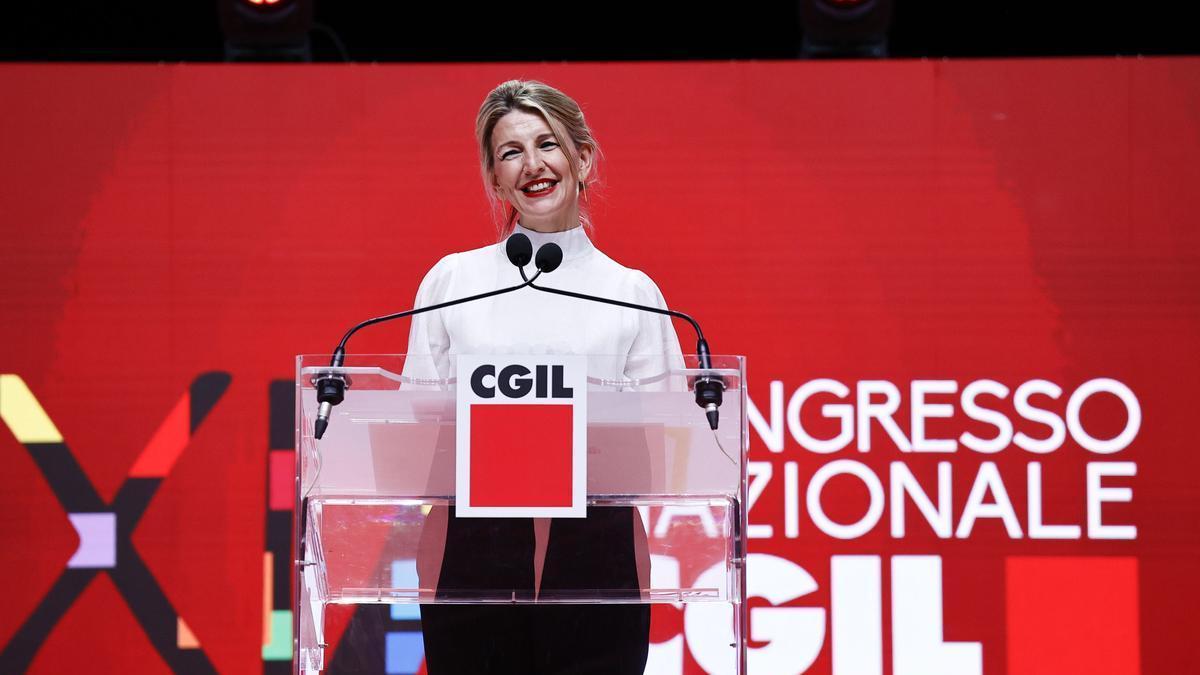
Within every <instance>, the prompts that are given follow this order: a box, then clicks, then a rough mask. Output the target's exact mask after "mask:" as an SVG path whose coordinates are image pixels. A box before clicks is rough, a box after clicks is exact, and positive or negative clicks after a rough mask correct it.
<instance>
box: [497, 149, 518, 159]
mask: <svg viewBox="0 0 1200 675" xmlns="http://www.w3.org/2000/svg"><path fill="white" fill-rule="evenodd" d="M516 156H517V151H516V150H506V151H504V152H503V153H501V154H500V159H511V158H513V157H516Z"/></svg>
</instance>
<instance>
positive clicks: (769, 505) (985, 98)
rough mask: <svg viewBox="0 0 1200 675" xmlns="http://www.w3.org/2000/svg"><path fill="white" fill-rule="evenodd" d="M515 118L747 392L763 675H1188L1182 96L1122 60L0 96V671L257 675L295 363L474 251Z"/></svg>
mask: <svg viewBox="0 0 1200 675" xmlns="http://www.w3.org/2000/svg"><path fill="white" fill-rule="evenodd" d="M512 77H532V78H538V79H544V80H546V81H548V82H550V83H553V84H555V85H557V86H559V87H561V88H563V89H565V90H566V91H567V92H569V93H571V94H572V95H573V96H575V97H576V98H578V99H579V100H580V101H581V102H583V104H584V107H585V110H586V113H587V115H588V118H589V120H590V121H591V122H592V124H593V126H594V129H595V132H596V134H597V136H598V138H599V139H600V141H601V143H602V145H603V150H604V154H605V160H606V161H605V163H604V164H603V166H602V176H603V179H604V187H603V190H602V191H600V192H599V193H598V194H597V195H596V196H594V197H593V198H592V203H591V208H592V211H593V214H594V220H595V222H596V225H597V227H596V233H595V240H596V242H597V244H598V246H599V247H600V248H601V249H603V250H605V251H606V252H608V253H609V254H610V255H612V256H613V257H614V258H616V259H617V260H619V261H621V262H623V263H625V264H627V265H629V266H631V267H636V268H640V269H643V270H645V271H646V272H648V273H649V274H650V275H651V276H652V277H653V278H654V279H655V280H656V281H657V282H658V284H659V286H660V287H661V288H662V290H663V292H664V294H665V295H666V297H667V299H668V301H669V302H670V303H671V304H672V305H673V306H675V307H677V308H680V309H683V310H685V311H689V312H695V313H696V314H698V315H699V316H700V317H701V318H702V320H703V321H704V325H705V331H706V333H707V334H708V335H709V337H710V339H711V340H712V342H713V345H714V348H715V349H716V351H718V352H723V353H742V354H746V355H748V357H749V381H750V395H751V398H752V401H753V403H754V405H755V409H756V410H757V413H758V414H757V416H756V417H754V418H753V422H754V424H753V426H752V433H751V459H752V460H753V461H754V462H755V463H754V465H753V466H752V478H751V480H752V488H751V497H752V498H753V499H754V502H753V504H752V507H751V511H750V514H749V517H750V522H751V524H752V531H751V535H752V536H753V537H754V540H753V541H752V546H751V552H752V554H754V556H753V558H752V560H751V563H750V565H751V566H750V586H751V591H752V594H753V595H755V596H756V597H755V598H754V599H752V601H751V610H750V617H751V618H750V621H751V636H752V641H751V654H750V659H751V662H750V663H751V668H752V672H755V673H769V674H771V675H778V674H783V673H793V672H812V673H837V674H838V675H842V674H844V673H850V672H860V673H895V674H897V675H916V674H918V673H920V674H921V675H927V674H928V673H935V672H936V673H954V674H956V675H957V674H960V673H962V674H968V675H969V674H970V673H978V672H983V673H989V674H990V673H1018V674H1026V673H1063V672H1087V673H1100V672H1104V673H1120V674H1124V673H1137V672H1145V673H1172V672H1191V671H1194V670H1196V669H1198V668H1200V657H1198V656H1197V652H1196V650H1195V648H1194V638H1195V632H1196V629H1197V625H1196V621H1195V619H1194V612H1193V610H1192V608H1193V607H1194V606H1195V604H1196V603H1197V602H1198V601H1200V579H1198V578H1197V575H1196V570H1197V569H1198V565H1197V563H1198V562H1200V560H1198V554H1200V531H1198V530H1197V528H1196V525H1195V524H1196V522H1197V521H1198V520H1200V488H1198V487H1197V469H1200V459H1197V453H1196V451H1195V448H1194V443H1193V439H1192V436H1193V432H1194V425H1195V423H1196V416H1195V413H1194V409H1195V404H1194V398H1195V387H1196V386H1197V385H1196V383H1197V382H1198V381H1200V377H1198V375H1200V372H1198V371H1200V366H1198V362H1197V359H1196V348H1197V345H1198V344H1200V342H1198V340H1197V338H1198V337H1200V271H1198V269H1200V268H1198V267H1197V263H1198V262H1200V230H1198V228H1197V217H1196V216H1195V215H1194V214H1195V213H1197V211H1198V209H1200V196H1198V194H1200V193H1198V191H1197V190H1196V188H1195V186H1196V185H1200V163H1198V161H1197V156H1198V154H1197V151H1198V150H1200V61H1197V60H1195V59H1169V60H1159V59H1137V60H1065V61H1036V60H1026V61H984V62H951V63H945V62H938V63H934V62H877V63H721V64H712V63H689V64H606V65H562V66H540V65H508V66H501V65H488V66H398V67H384V66H341V67H324V66H322V67H237V68H232V67H220V66H171V67H166V66H164V67H140V66H136V67H135V66H60V65H30V66H6V67H3V68H0V86H2V88H3V91H4V98H5V105H4V106H3V112H0V157H3V158H4V166H3V169H0V172H2V180H0V224H2V228H3V235H4V244H3V246H2V247H0V315H2V316H3V318H4V330H3V331H2V332H0V374H3V378H0V412H3V418H4V422H5V426H6V429H5V430H3V431H0V458H2V459H3V464H4V468H5V472H4V476H5V478H4V481H3V485H2V487H0V528H2V529H0V534H2V536H3V540H4V542H5V545H4V547H3V549H2V551H0V567H2V569H4V571H5V573H4V574H3V575H0V592H2V594H3V596H4V598H5V600H4V602H3V606H4V609H3V610H0V645H4V647H3V652H2V653H0V660H3V665H2V666H0V669H5V670H9V669H13V668H18V667H25V665H28V666H29V667H30V668H31V670H32V671H33V672H42V673H57V672H71V671H73V670H76V669H78V668H79V666H80V665H81V664H84V663H86V665H87V668H88V670H89V671H90V672H164V671H168V670H170V669H172V668H174V669H176V670H180V671H188V672H203V671H205V670H211V669H216V670H219V671H221V672H231V673H235V672H241V673H250V672H263V671H264V670H267V671H271V670H273V669H277V668H279V667H281V666H282V662H280V661H277V660H275V659H276V657H277V656H278V655H279V654H280V648H281V647H283V648H284V649H286V643H285V642H284V637H281V633H280V632H279V631H280V630H282V629H283V628H285V627H286V626H287V625H288V623H287V621H286V613H280V611H279V610H281V609H284V610H285V609H286V588H285V587H284V586H285V581H284V579H285V577H283V576H281V575H280V574H279V572H278V570H281V569H282V570H286V561H282V560H276V559H275V558H282V557H283V556H285V555H286V552H284V553H282V554H280V555H279V556H275V555H274V554H272V555H270V556H264V553H265V552H271V551H272V545H273V544H272V542H273V541H274V542H276V544H277V541H278V539H277V534H272V532H275V533H277V532H278V531H279V528H280V527H283V528H285V529H286V522H287V517H288V516H287V514H286V512H283V511H280V510H279V509H278V507H280V506H281V505H286V504H287V503H288V502H289V498H288V497H287V495H286V494H284V493H281V492H280V491H279V490H275V491H272V490H270V489H269V486H270V485H272V483H271V481H270V480H269V470H270V468H271V467H272V466H275V467H284V468H286V467H287V466H289V463H290V459H289V458H288V455H287V453H288V451H289V449H290V437H289V436H288V433H287V427H288V424H289V419H288V415H289V414H290V411H289V409H288V407H287V402H286V401H287V397H288V396H289V391H288V385H287V384H286V381H287V380H289V379H290V377H291V373H292V361H291V356H292V355H293V354H296V353H312V352H326V351H328V350H329V349H330V348H332V346H333V344H334V342H335V341H336V339H337V338H338V337H339V336H340V335H341V332H342V331H343V330H344V328H345V327H346V326H348V325H350V324H351V323H352V322H354V321H356V320H359V319H361V318H364V317H366V316H373V315H376V314H380V313H384V312H386V311H389V310H394V309H399V308H404V307H406V306H408V305H409V303H410V302H411V301H412V298H413V294H414V292H415V290H416V286H417V283H418V281H419V279H420V278H421V276H422V275H423V273H424V272H425V271H426V270H427V269H428V268H429V267H430V265H431V264H432V263H433V262H434V261H436V260H437V259H438V258H439V257H440V256H442V255H443V254H444V253H446V252H448V251H453V250H461V249H465V248H471V247H475V246H479V245H482V244H485V243H488V242H489V241H492V240H494V236H495V235H494V230H493V227H492V225H491V223H490V221H489V216H488V211H487V204H486V202H485V199H484V197H483V194H482V190H481V187H480V185H479V177H478V169H477V166H476V164H475V149H474V147H473V141H472V134H471V132H472V124H473V116H474V112H475V110H476V109H477V107H478V104H479V101H480V100H481V99H482V97H483V95H484V94H485V93H486V92H487V91H488V90H489V89H490V87H492V86H494V85H495V84H496V83H498V82H499V81H501V80H504V79H508V78H512ZM701 262H706V263H711V264H712V265H713V266H714V267H715V268H716V269H717V270H719V271H720V274H719V275H714V274H705V275H703V276H702V277H697V276H696V275H695V271H696V269H697V267H698V265H699V264H700V263H701ZM684 328H685V327H684V326H680V327H679V329H680V334H681V335H682V336H684V337H685V339H684V343H685V347H686V345H688V344H690V341H689V340H688V339H687V338H686V335H687V333H686V331H685V330H684ZM406 335H407V332H406V327H405V326H397V327H392V328H382V329H378V330H375V331H374V332H368V333H367V334H364V335H362V336H361V337H360V338H357V342H356V344H354V350H356V351H359V352H389V351H391V352H401V351H403V350H404V346H405V339H406ZM280 381H282V382H283V383H282V384H279V382H280ZM273 383H275V384H273ZM273 402H274V404H275V405H274V408H273V407H272V403H273ZM42 413H44V414H42ZM280 523H283V525H282V526H281V525H280ZM651 525H652V526H653V525H655V524H651ZM665 525H666V526H668V527H669V523H667V524H665ZM80 533H82V535H81V534H80ZM81 536H82V540H81ZM81 541H82V542H83V543H82V544H81ZM275 551H276V552H278V548H277V547H276V549H275ZM700 572H701V571H700V570H684V571H683V572H682V574H684V575H695V574H699V573H700ZM281 603H282V604H281ZM688 611H691V610H688ZM655 612H656V613H655V626H654V630H653V639H654V641H655V644H654V646H653V649H652V659H653V663H654V664H656V669H655V671H654V672H660V673H672V674H673V673H681V672H688V673H693V672H700V671H701V669H702V668H703V667H705V666H706V665H707V664H712V663H713V660H712V659H713V657H712V655H711V654H709V653H708V652H709V648H706V645H705V641H704V640H703V639H702V637H703V636H702V635H697V634H695V633H694V632H692V631H691V629H690V628H689V627H688V623H687V620H686V614H685V613H684V612H682V611H680V610H677V609H675V608H673V607H663V608H660V609H656V610H655ZM386 621H391V622H392V623H391V624H388V625H389V626H396V627H399V628H397V629H396V631H395V632H397V634H404V630H408V631H409V633H411V632H412V631H413V630H416V629H415V628H414V626H413V622H412V621H411V620H409V621H407V622H406V621H405V620H404V619H403V617H401V618H400V619H392V618H385V623H386ZM386 627H387V626H385V628H386ZM389 630H391V629H389ZM689 632H691V634H689ZM264 643H266V644H267V646H266V648H264ZM396 644H398V645H402V644H408V645H410V647H411V645H412V644H413V643H412V642H411V641H410V642H407V643H405V642H403V640H400V641H398V642H397V643H396ZM410 652H411V649H410ZM284 653H286V651H285V652H284ZM406 654H408V656H411V653H409V652H406ZM264 655H265V656H266V657H267V658H266V659H265V660H264ZM402 656H404V654H400V656H398V657H397V659H398V660H397V661H396V662H395V663H393V666H392V669H393V670H396V671H397V672H403V668H409V669H410V670H411V669H412V668H415V666H414V665H412V664H411V663H409V662H408V661H404V659H403V658H400V657H402ZM383 659H384V655H382V654H381V655H379V661H378V664H377V665H378V667H379V668H381V669H382V668H383V667H384V661H383ZM401 661H404V663H401ZM405 663H407V664H408V665H404V664H405ZM397 664H399V665H397ZM708 667H709V669H714V667H713V666H712V665H708Z"/></svg>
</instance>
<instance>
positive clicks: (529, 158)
mask: <svg viewBox="0 0 1200 675" xmlns="http://www.w3.org/2000/svg"><path fill="white" fill-rule="evenodd" d="M543 164H544V162H542V157H541V155H540V154H539V153H536V152H527V153H525V165H524V166H523V167H522V168H523V169H524V170H525V173H526V174H529V175H534V174H536V173H537V172H538V171H540V170H541V169H542V165H543Z"/></svg>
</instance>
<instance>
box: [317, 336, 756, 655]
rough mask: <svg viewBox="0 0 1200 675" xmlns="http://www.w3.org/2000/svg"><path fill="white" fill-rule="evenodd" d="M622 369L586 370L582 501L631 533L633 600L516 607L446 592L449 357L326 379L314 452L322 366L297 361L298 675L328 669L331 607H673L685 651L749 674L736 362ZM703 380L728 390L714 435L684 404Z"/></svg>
mask: <svg viewBox="0 0 1200 675" xmlns="http://www.w3.org/2000/svg"><path fill="white" fill-rule="evenodd" d="M629 358H631V357H627V356H621V357H608V356H588V363H589V366H588V392H587V395H588V403H587V410H588V420H587V424H588V450H587V456H588V467H587V471H588V474H587V488H588V489H587V494H588V512H589V520H590V519H591V518H592V514H603V513H609V514H613V513H616V512H615V511H603V510H608V509H624V510H625V512H628V513H629V514H630V516H631V518H632V520H633V521H634V524H633V527H632V528H631V531H632V537H633V539H634V541H633V542H627V543H626V544H624V545H627V546H632V547H633V549H635V550H636V551H637V559H638V564H637V588H635V589H631V588H630V587H629V585H628V584H625V585H622V586H621V587H617V588H613V587H605V584H604V583H582V584H580V585H578V586H576V587H571V588H554V589H546V588H538V589H535V590H533V591H531V592H520V591H519V590H514V589H513V588H511V587H506V586H504V585H503V584H497V587H488V586H487V584H486V583H485V584H482V585H481V584H478V583H475V584H471V585H469V586H464V587H457V588H456V587H454V585H453V584H452V583H447V582H446V581H445V580H444V579H439V576H440V572H441V570H442V565H443V562H444V560H443V555H444V551H445V542H446V530H447V523H448V520H449V519H450V518H452V517H453V515H452V514H453V511H452V507H453V504H454V478H455V387H456V382H455V379H454V377H453V373H454V368H453V367H452V366H453V357H450V363H449V364H447V363H446V362H445V359H444V358H443V362H442V363H440V364H436V363H433V362H432V360H431V359H430V357H428V356H410V357H406V356H404V355H349V356H347V357H346V360H345V366H344V367H342V368H338V369H336V370H335V372H338V373H341V374H343V375H344V376H345V377H347V378H348V379H349V388H348V389H347V391H346V397H345V400H344V401H343V402H342V403H341V404H340V405H339V406H337V407H335V408H334V409H333V414H332V416H331V418H330V424H329V428H328V430H327V431H326V432H325V434H324V437H323V438H322V440H320V441H317V440H316V439H315V438H314V436H313V424H314V421H315V419H316V413H317V401H316V393H315V391H314V389H313V379H314V377H315V376H316V375H317V374H318V373H322V372H328V371H330V368H329V366H328V364H329V356H327V355H303V356H299V357H297V361H296V420H297V425H298V426H297V429H296V448H297V453H296V455H297V461H296V497H297V502H296V514H297V517H296V521H295V522H296V527H295V539H294V546H295V553H296V556H295V557H296V560H295V569H294V582H295V584H294V594H295V595H294V607H293V610H294V611H293V622H294V625H293V643H294V649H295V654H294V657H295V658H294V661H293V670H294V672H296V673H316V672H322V671H324V670H325V669H326V668H328V667H329V665H330V664H329V657H330V656H331V654H329V653H327V651H330V649H331V643H332V642H333V640H334V638H333V637H331V636H330V635H327V634H326V627H327V623H326V615H327V611H329V610H330V608H331V607H332V606H335V605H363V604H376V605H378V604H385V605H418V604H446V603H450V604H480V603H488V604H526V603H582V604H594V603H671V604H674V605H675V606H676V607H677V608H679V609H682V610H683V611H684V612H685V616H686V621H687V623H688V634H689V636H691V635H693V633H695V634H696V635H701V636H703V639H704V640H705V641H706V642H710V641H711V642H710V644H713V643H719V644H721V645H729V654H728V659H726V660H725V663H727V664H728V668H727V669H725V672H729V673H737V674H738V675H742V674H744V673H745V662H746V659H745V654H746V651H745V650H746V632H745V628H746V605H745V588H746V586H745V557H746V556H745V546H746V542H745V530H746V513H745V509H744V508H743V505H745V504H746V499H745V496H746V451H747V447H748V446H747V428H746V421H745V416H744V410H745V405H746V397H745V390H744V387H743V383H744V380H745V363H744V359H743V358H742V357H738V356H714V357H712V369H711V370H709V371H702V370H699V369H698V365H697V364H698V361H697V359H696V357H694V356H685V357H684V362H683V367H673V368H669V369H666V371H665V372H660V373H654V374H652V375H649V376H646V377H642V378H640V379H636V380H631V379H624V378H623V377H614V376H613V373H614V372H616V373H621V372H624V369H623V368H622V367H621V364H624V363H626V362H627V360H628V359H629ZM658 360H659V361H662V362H666V360H665V359H662V358H661V357H660V358H659V359H658ZM651 362H653V359H651ZM448 365H449V366H450V367H449V368H447V366H448ZM439 366H440V368H439ZM446 372H449V373H450V374H451V376H450V377H445V376H444V375H442V376H438V375H436V374H437V373H443V374H444V373H446ZM706 373H707V374H709V375H717V376H719V377H721V378H722V379H723V380H724V382H725V385H726V390H725V396H724V403H723V405H722V406H721V408H720V427H719V429H718V430H717V431H715V432H714V431H712V430H711V429H710V428H709V426H708V421H707V420H706V418H705V416H704V411H703V410H702V409H701V408H700V407H698V406H697V405H696V403H695V400H694V397H693V394H692V391H691V384H692V382H693V381H694V379H695V378H696V377H698V376H702V375H704V374H706ZM530 442H536V434H533V435H532V437H531V439H530ZM471 520H477V519H471ZM596 520H597V521H599V520H600V519H599V518H597V519H596ZM625 536H628V534H626V535H625ZM447 555H448V554H447ZM488 555H489V550H487V549H486V547H481V548H480V549H479V550H476V551H473V556H474V561H473V564H476V565H479V566H486V565H487V564H488ZM566 555H567V556H568V559H567V560H566V564H568V565H569V564H570V563H571V561H570V559H569V556H570V555H571V553H570V552H569V551H568V552H567V554H566ZM580 555H586V554H585V553H581V554H580ZM559 562H560V563H561V562H562V561H559ZM579 562H580V564H583V563H584V562H585V561H584V560H580V561H579ZM587 562H594V561H587ZM411 609H415V608H410V610H411ZM413 614H415V613H414V612H411V611H410V612H409V615H413ZM697 626H698V627H697ZM380 642H381V643H380V644H379V646H378V648H379V650H380V651H383V650H384V645H383V644H382V638H380ZM652 651H653V650H652ZM652 656H653V653H652ZM652 661H653V659H652ZM651 670H652V668H647V672H648V673H649V672H651Z"/></svg>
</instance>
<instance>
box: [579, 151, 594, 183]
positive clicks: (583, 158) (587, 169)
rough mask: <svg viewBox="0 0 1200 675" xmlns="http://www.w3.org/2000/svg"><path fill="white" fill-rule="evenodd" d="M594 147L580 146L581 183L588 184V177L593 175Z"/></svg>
mask: <svg viewBox="0 0 1200 675" xmlns="http://www.w3.org/2000/svg"><path fill="white" fill-rule="evenodd" d="M594 154H595V153H593V152H592V146H590V145H581V146H579V182H581V183H586V182H587V179H588V176H590V175H591V173H592V160H593V159H594Z"/></svg>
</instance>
